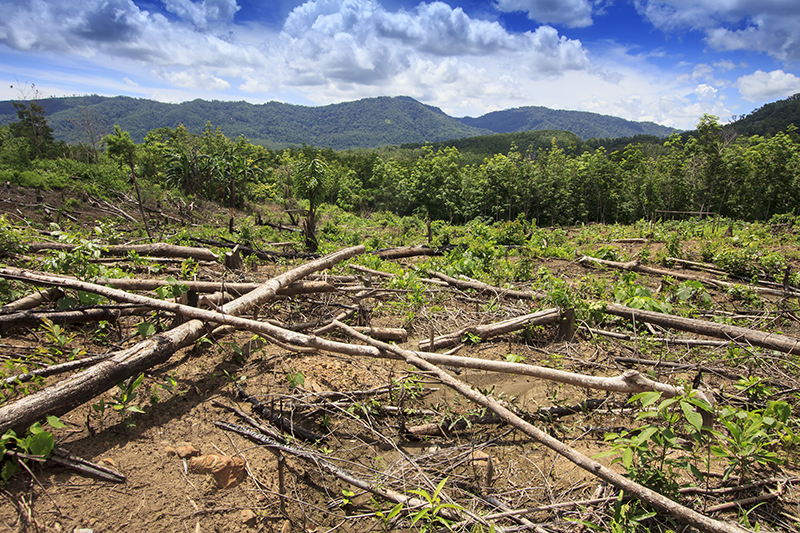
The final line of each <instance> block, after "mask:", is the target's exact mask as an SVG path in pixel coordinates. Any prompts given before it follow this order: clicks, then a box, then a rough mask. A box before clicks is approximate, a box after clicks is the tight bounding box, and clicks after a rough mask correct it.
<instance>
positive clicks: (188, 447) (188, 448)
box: [175, 442, 200, 459]
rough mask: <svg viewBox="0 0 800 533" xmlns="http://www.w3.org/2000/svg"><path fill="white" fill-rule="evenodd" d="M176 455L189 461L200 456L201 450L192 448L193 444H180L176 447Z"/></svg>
mask: <svg viewBox="0 0 800 533" xmlns="http://www.w3.org/2000/svg"><path fill="white" fill-rule="evenodd" d="M175 453H177V454H178V457H180V458H181V459H188V458H189V457H194V456H196V455H200V450H198V449H197V448H195V447H194V446H192V443H191V442H179V443H178V444H176V445H175Z"/></svg>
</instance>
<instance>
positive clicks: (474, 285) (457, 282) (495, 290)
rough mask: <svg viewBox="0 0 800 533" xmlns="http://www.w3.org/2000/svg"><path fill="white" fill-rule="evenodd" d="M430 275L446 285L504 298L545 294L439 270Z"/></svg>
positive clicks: (522, 298)
mask: <svg viewBox="0 0 800 533" xmlns="http://www.w3.org/2000/svg"><path fill="white" fill-rule="evenodd" d="M431 276H434V277H437V278H439V279H441V280H443V281H446V282H447V283H448V285H452V286H453V287H458V288H459V289H475V290H476V291H478V292H482V293H489V294H494V295H497V296H503V297H506V298H517V299H520V300H536V299H540V298H545V297H546V296H547V295H546V294H544V293H541V292H536V291H518V290H516V289H503V288H501V287H494V286H492V285H488V284H486V283H483V282H480V281H476V280H474V279H456V278H453V277H451V276H448V275H447V274H442V273H441V272H431Z"/></svg>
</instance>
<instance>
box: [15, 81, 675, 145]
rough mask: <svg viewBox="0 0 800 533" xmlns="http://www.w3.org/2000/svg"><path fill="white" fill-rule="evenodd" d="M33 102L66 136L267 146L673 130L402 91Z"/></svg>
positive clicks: (69, 138) (614, 134)
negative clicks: (217, 132) (312, 97)
mask: <svg viewBox="0 0 800 533" xmlns="http://www.w3.org/2000/svg"><path fill="white" fill-rule="evenodd" d="M39 103H40V104H41V105H42V106H43V107H44V109H45V114H46V116H47V119H48V123H49V124H50V126H51V127H52V128H53V130H54V136H55V138H56V139H57V140H65V141H67V142H70V143H77V142H80V141H85V139H84V137H85V133H84V131H83V128H82V127H81V122H82V121H83V120H85V119H86V117H90V118H91V119H92V120H94V121H95V122H97V123H98V124H97V125H99V126H101V128H100V129H101V130H105V132H109V131H110V130H111V129H112V128H113V126H114V125H115V124H118V125H119V126H120V127H121V128H122V129H123V130H125V131H127V132H129V133H130V134H131V137H132V138H133V140H134V141H136V142H141V141H142V140H143V139H144V136H145V135H146V134H147V133H148V132H150V131H152V130H154V129H157V128H160V127H170V128H175V127H177V126H178V125H179V124H183V125H184V126H185V127H186V128H187V129H188V130H189V131H191V132H193V133H200V132H202V131H203V128H205V126H206V124H207V123H209V122H210V123H211V124H212V125H213V126H214V128H217V127H219V128H220V129H221V130H222V132H223V133H224V134H225V135H226V136H227V137H229V138H237V137H239V136H240V135H244V136H245V137H247V138H248V139H249V140H250V141H251V142H253V143H256V144H262V145H264V146H268V147H270V148H280V147H284V146H290V145H301V144H303V143H306V144H309V145H313V146H321V147H330V148H333V149H336V150H341V149H346V148H375V147H381V146H398V145H401V144H408V143H425V142H432V143H434V142H437V141H448V140H452V139H464V138H468V137H475V136H479V135H491V134H494V133H498V132H520V131H539V130H546V129H550V130H564V131H571V132H573V133H575V134H577V135H578V136H579V137H581V138H583V139H586V138H589V137H604V138H609V137H629V136H634V135H639V134H643V133H645V134H650V135H657V136H659V137H664V136H667V135H669V134H670V133H671V132H672V131H673V130H672V129H670V128H665V127H663V126H657V125H655V124H650V123H638V122H631V121H628V120H624V119H621V118H617V117H609V116H604V115H598V114H596V113H582V112H578V111H557V110H553V109H546V108H533V107H531V108H520V109H512V110H509V111H498V112H494V113H489V114H488V115H484V116H483V117H480V118H463V119H458V118H454V117H451V116H449V115H447V114H445V113H444V112H443V111H441V110H440V109H438V108H436V107H432V106H428V105H425V104H422V103H420V102H418V101H416V100H414V99H413V98H409V97H404V96H398V97H378V98H366V99H363V100H357V101H354V102H345V103H341V104H333V105H327V106H319V107H309V106H299V105H291V104H283V103H279V102H269V103H266V104H260V105H256V104H250V103H246V102H220V101H206V100H193V101H191V102H184V103H181V104H166V103H162V102H156V101H153V100H145V99H137V98H130V97H126V96H117V97H105V96H97V95H91V96H80V97H67V98H47V99H42V100H40V101H39ZM537 113H538V115H537ZM536 116H540V117H543V118H538V119H537V118H536ZM16 120H17V116H16V110H15V109H14V107H13V105H12V102H11V101H2V102H0V124H8V123H11V122H15V121H16Z"/></svg>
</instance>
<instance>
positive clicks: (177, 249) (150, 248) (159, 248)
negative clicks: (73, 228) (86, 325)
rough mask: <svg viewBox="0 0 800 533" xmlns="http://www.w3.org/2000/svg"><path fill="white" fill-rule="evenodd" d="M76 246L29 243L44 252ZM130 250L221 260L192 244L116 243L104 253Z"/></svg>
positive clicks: (124, 252) (64, 249)
mask: <svg viewBox="0 0 800 533" xmlns="http://www.w3.org/2000/svg"><path fill="white" fill-rule="evenodd" d="M75 248H76V245H75V244H65V243H61V242H34V243H31V244H29V245H28V251H30V252H34V253H36V252H42V251H45V250H61V251H65V252H71V251H72V250H74V249H75ZM128 252H136V253H137V254H139V255H155V256H160V257H181V258H184V259H188V258H193V259H197V260H198V261H219V256H218V255H217V254H215V253H214V252H212V251H211V250H208V249H207V248H193V247H191V246H177V245H174V244H166V243H163V242H157V243H153V244H132V245H129V246H123V245H114V246H105V247H104V248H103V251H102V255H106V256H115V257H119V256H125V255H128Z"/></svg>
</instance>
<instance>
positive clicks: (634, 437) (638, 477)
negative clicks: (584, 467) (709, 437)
mask: <svg viewBox="0 0 800 533" xmlns="http://www.w3.org/2000/svg"><path fill="white" fill-rule="evenodd" d="M659 400H661V393H660V392H655V391H650V392H642V393H640V394H637V395H635V396H634V397H633V398H631V399H630V400H629V401H628V403H633V402H639V403H640V404H641V407H642V409H643V411H642V412H641V413H639V415H638V416H637V417H636V419H637V420H643V419H645V418H657V419H658V423H652V424H648V425H646V426H643V427H640V428H637V429H635V430H631V431H627V430H624V431H622V432H621V433H608V434H606V436H605V440H606V441H607V442H611V443H612V444H611V445H612V448H611V450H609V451H606V452H602V453H600V454H598V455H597V456H596V457H604V456H610V455H616V456H617V457H616V458H615V459H614V461H613V462H615V463H616V462H621V463H622V465H623V466H624V467H625V470H626V472H627V474H628V476H629V477H631V479H633V480H635V481H637V482H638V483H641V484H643V485H645V486H647V487H650V488H652V489H654V490H657V491H659V492H661V493H663V494H669V493H675V492H676V491H677V490H678V483H677V479H678V476H679V475H680V472H681V471H682V470H685V469H688V470H689V471H690V472H692V474H694V475H695V476H696V477H698V478H701V479H702V477H703V474H702V473H701V472H700V470H699V469H698V468H697V466H696V465H695V464H694V462H693V460H692V459H693V458H692V452H693V447H692V442H693V443H695V444H700V443H702V442H703V441H704V436H703V433H702V432H703V430H708V429H709V428H706V427H705V426H703V414H702V412H703V411H705V412H711V406H710V405H709V404H708V403H707V402H705V401H704V400H703V399H701V398H698V397H697V395H696V392H695V391H692V392H691V393H689V394H688V395H680V396H675V397H672V398H667V399H664V400H661V402H660V403H659V404H658V405H657V406H656V408H655V410H646V409H648V408H650V407H651V406H654V405H655V404H656V402H658V401H659ZM679 430H682V431H685V432H686V433H688V434H689V435H690V436H691V437H692V439H691V441H690V442H685V443H684V442H681V441H679V439H678V434H677V433H678V431H679ZM674 452H684V453H683V454H677V453H674Z"/></svg>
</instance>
